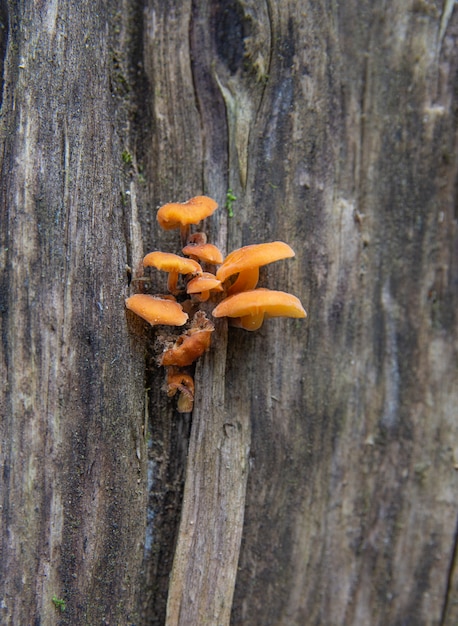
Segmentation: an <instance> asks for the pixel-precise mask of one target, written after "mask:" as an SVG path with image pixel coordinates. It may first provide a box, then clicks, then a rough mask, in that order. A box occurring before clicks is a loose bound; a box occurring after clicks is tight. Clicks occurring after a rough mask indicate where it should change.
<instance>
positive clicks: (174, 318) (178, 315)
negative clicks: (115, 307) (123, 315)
mask: <svg viewBox="0 0 458 626" xmlns="http://www.w3.org/2000/svg"><path fill="white" fill-rule="evenodd" d="M126 308H128V309H129V310H130V311H133V312H134V313H136V314H137V315H139V316H140V317H141V318H143V319H144V320H146V321H147V322H148V323H149V324H151V325H152V326H156V325H159V324H164V325H167V326H183V324H186V322H187V321H188V315H187V314H186V313H185V312H184V311H183V309H182V307H181V305H180V304H178V302H175V301H174V300H170V299H168V298H167V299H165V298H159V297H158V296H150V295H149V294H146V293H136V294H134V295H133V296H130V298H127V299H126Z"/></svg>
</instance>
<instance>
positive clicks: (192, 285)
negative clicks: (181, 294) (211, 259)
mask: <svg viewBox="0 0 458 626" xmlns="http://www.w3.org/2000/svg"><path fill="white" fill-rule="evenodd" d="M211 289H216V290H218V291H222V290H223V288H222V286H221V281H220V280H218V279H217V278H216V276H214V274H210V272H203V273H202V274H201V276H196V278H193V279H192V280H190V281H189V283H188V284H187V285H186V291H187V293H202V292H203V291H210V290H211Z"/></svg>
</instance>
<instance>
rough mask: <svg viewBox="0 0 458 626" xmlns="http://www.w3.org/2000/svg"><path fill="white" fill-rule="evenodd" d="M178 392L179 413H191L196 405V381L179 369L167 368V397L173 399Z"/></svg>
mask: <svg viewBox="0 0 458 626" xmlns="http://www.w3.org/2000/svg"><path fill="white" fill-rule="evenodd" d="M177 392H178V394H179V395H178V402H177V411H178V413H190V412H191V411H192V407H193V404H194V380H193V378H192V376H191V375H190V374H186V373H185V372H183V371H181V370H179V369H178V368H177V367H168V368H167V395H168V397H169V398H172V397H173V396H174V395H175V394H176V393H177Z"/></svg>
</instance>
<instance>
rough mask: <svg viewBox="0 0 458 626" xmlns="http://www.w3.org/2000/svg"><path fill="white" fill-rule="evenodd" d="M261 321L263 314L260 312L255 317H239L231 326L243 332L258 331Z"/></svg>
mask: <svg viewBox="0 0 458 626" xmlns="http://www.w3.org/2000/svg"><path fill="white" fill-rule="evenodd" d="M263 321H264V313H262V312H261V313H257V314H256V315H244V316H243V317H239V318H237V323H235V324H232V325H233V326H238V327H239V328H244V329H245V330H258V329H259V328H261V326H262V323H263Z"/></svg>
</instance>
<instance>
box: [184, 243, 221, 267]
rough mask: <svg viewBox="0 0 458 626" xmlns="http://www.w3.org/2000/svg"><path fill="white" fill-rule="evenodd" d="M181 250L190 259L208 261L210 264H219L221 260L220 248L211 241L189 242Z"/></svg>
mask: <svg viewBox="0 0 458 626" xmlns="http://www.w3.org/2000/svg"><path fill="white" fill-rule="evenodd" d="M182 252H183V254H185V255H186V256H189V257H191V258H192V259H196V260H199V261H203V262H204V263H209V264H210V265H220V264H221V263H222V262H223V255H222V254H221V250H220V249H219V248H217V247H216V246H214V245H213V244H212V243H204V244H200V245H199V244H192V243H190V244H188V245H187V246H185V247H184V248H183V251H182Z"/></svg>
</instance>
